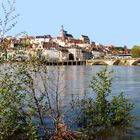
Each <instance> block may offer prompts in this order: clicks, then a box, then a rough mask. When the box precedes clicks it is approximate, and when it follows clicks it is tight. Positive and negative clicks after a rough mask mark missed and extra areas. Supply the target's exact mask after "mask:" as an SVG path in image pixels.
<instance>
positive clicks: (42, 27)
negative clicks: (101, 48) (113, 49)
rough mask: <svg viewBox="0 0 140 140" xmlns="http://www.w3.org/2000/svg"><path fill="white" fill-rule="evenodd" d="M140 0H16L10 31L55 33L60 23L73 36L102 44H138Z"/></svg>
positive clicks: (57, 32) (139, 41) (58, 29)
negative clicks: (16, 14)
mask: <svg viewBox="0 0 140 140" xmlns="http://www.w3.org/2000/svg"><path fill="white" fill-rule="evenodd" d="M139 6H140V0H16V13H18V14H20V16H19V17H18V18H17V22H18V24H17V25H16V27H15V28H14V29H12V30H11V31H10V32H9V34H12V35H14V34H17V33H19V32H22V31H26V32H27V33H28V35H29V36H36V35H46V34H50V35H52V36H53V37H56V36H58V34H59V31H60V28H61V25H63V26H64V29H65V30H67V31H68V33H71V34H72V35H73V36H74V37H75V38H79V37H80V35H81V34H83V35H88V36H89V38H90V39H91V41H94V42H96V43H100V44H103V45H115V46H124V45H127V46H128V48H131V47H132V46H134V45H140V8H139Z"/></svg>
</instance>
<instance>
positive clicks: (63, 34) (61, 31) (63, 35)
mask: <svg viewBox="0 0 140 140" xmlns="http://www.w3.org/2000/svg"><path fill="white" fill-rule="evenodd" d="M66 34H67V31H65V30H64V26H63V25H62V26H61V30H60V33H59V37H62V38H65V37H66Z"/></svg>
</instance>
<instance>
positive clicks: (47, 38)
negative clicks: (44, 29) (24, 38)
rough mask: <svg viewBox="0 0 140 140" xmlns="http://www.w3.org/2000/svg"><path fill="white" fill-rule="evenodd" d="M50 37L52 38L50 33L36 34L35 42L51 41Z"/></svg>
mask: <svg viewBox="0 0 140 140" xmlns="http://www.w3.org/2000/svg"><path fill="white" fill-rule="evenodd" d="M51 39H52V37H51V35H43V36H36V37H35V42H36V43H41V42H49V41H51Z"/></svg>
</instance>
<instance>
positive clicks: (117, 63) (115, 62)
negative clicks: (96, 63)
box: [113, 59, 121, 65]
mask: <svg viewBox="0 0 140 140" xmlns="http://www.w3.org/2000/svg"><path fill="white" fill-rule="evenodd" d="M120 62H121V60H120V59H117V60H115V61H114V62H113V65H119V63H120Z"/></svg>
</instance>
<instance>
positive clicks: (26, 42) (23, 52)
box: [0, 26, 131, 61]
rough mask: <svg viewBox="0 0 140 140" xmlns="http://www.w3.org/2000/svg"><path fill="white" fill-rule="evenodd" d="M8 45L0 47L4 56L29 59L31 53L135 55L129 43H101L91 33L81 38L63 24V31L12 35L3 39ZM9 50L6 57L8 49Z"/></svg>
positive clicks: (60, 57) (53, 56)
mask: <svg viewBox="0 0 140 140" xmlns="http://www.w3.org/2000/svg"><path fill="white" fill-rule="evenodd" d="M3 42H4V45H3V48H2V49H1V51H0V59H7V60H12V59H16V60H26V59H30V58H31V57H39V58H44V59H46V60H48V61H65V60H74V61H76V60H79V61H80V60H91V59H98V58H99V59H117V58H131V54H130V50H129V49H127V47H122V48H121V47H120V48H118V47H114V46H113V45H109V46H105V45H101V44H97V43H95V42H93V41H91V40H90V38H89V37H88V36H87V35H81V36H80V38H79V39H76V38H74V37H73V35H72V34H70V33H68V32H67V31H66V30H64V27H63V26H61V29H60V32H59V35H58V36H57V37H52V36H51V35H41V36H35V37H34V36H26V37H11V36H7V37H5V38H4V39H3ZM4 50H6V57H5V51H4Z"/></svg>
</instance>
